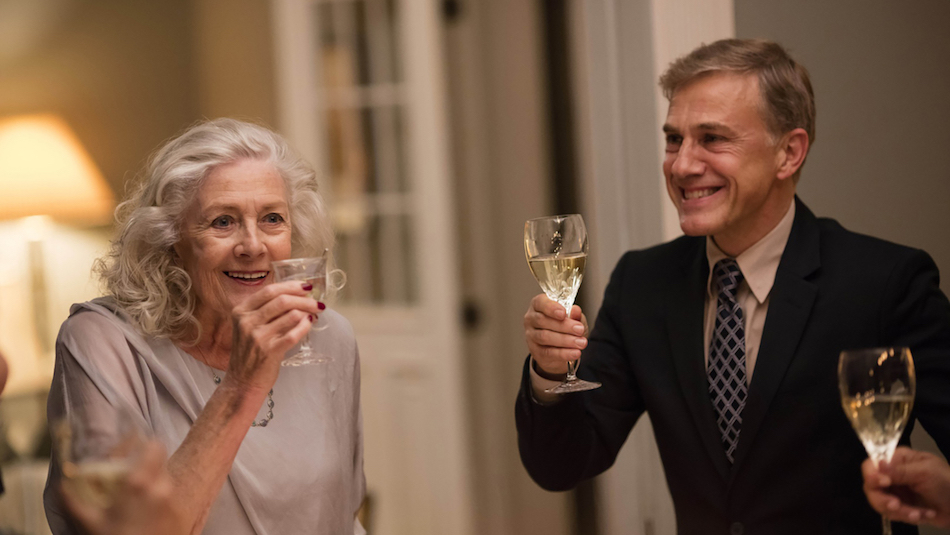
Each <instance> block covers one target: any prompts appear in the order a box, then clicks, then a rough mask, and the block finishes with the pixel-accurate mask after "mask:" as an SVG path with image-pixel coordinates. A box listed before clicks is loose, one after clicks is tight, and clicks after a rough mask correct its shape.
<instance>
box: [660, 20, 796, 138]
mask: <svg viewBox="0 0 950 535" xmlns="http://www.w3.org/2000/svg"><path fill="white" fill-rule="evenodd" d="M717 72H732V73H737V74H755V75H756V76H757V77H758V79H759V91H761V93H762V102H763V103H764V104H765V109H763V110H761V111H762V117H763V119H765V122H766V125H767V126H768V127H769V129H770V130H771V131H772V134H773V135H775V136H776V137H778V136H781V135H782V134H785V133H787V132H791V131H792V130H794V129H796V128H803V129H804V130H805V132H807V133H808V141H809V142H810V143H814V142H815V94H814V92H813V91H812V88H811V81H810V80H809V78H808V70H807V69H805V67H803V66H802V65H801V64H800V63H798V62H796V61H795V60H794V59H792V57H791V56H790V55H789V54H788V52H787V51H786V50H785V49H784V48H783V47H782V45H780V44H778V43H775V42H773V41H767V40H765V39H722V40H719V41H716V42H714V43H710V44H708V45H702V46H700V47H699V48H697V49H696V50H693V51H692V52H690V53H689V54H687V55H685V56H682V57H680V58H679V59H677V60H676V61H674V62H673V63H671V64H670V66H669V68H668V69H667V70H666V72H665V73H663V76H661V77H660V87H661V88H662V89H663V94H664V95H665V96H666V98H667V99H670V100H671V99H672V98H673V95H674V94H675V93H676V92H677V91H678V90H679V89H681V88H682V87H683V86H685V85H687V84H689V83H691V82H693V81H694V80H696V79H698V78H701V77H703V76H706V75H708V74H712V73H717Z"/></svg>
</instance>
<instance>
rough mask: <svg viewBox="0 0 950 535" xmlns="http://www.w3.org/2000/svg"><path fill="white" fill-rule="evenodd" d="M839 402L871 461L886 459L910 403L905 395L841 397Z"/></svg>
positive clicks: (902, 425)
mask: <svg viewBox="0 0 950 535" xmlns="http://www.w3.org/2000/svg"><path fill="white" fill-rule="evenodd" d="M841 404H842V406H843V407H844V412H845V414H846V415H847V416H848V419H849V420H851V425H852V427H854V430H855V431H856V432H857V434H858V438H860V439H861V443H862V444H864V448H865V449H866V450H867V452H868V456H870V457H871V459H873V460H874V461H875V462H880V461H882V460H890V459H891V456H892V455H894V449H895V448H896V447H897V442H898V441H899V440H900V438H901V433H903V431H904V426H905V425H906V424H907V419H908V417H909V416H910V409H911V407H912V406H913V405H914V397H913V396H912V395H907V394H874V393H869V394H863V395H859V396H855V397H843V398H842V399H841Z"/></svg>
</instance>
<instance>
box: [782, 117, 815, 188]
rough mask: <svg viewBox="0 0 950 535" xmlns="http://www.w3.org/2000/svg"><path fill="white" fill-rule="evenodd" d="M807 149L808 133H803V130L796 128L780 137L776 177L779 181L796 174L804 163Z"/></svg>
mask: <svg viewBox="0 0 950 535" xmlns="http://www.w3.org/2000/svg"><path fill="white" fill-rule="evenodd" d="M808 147H809V141H808V132H805V129H804V128H796V129H794V130H792V131H791V132H789V133H787V134H785V135H783V136H782V140H781V141H780V142H779V147H778V148H779V152H778V158H779V161H778V165H779V167H778V173H777V175H776V176H777V177H778V178H779V179H780V180H784V179H786V178H789V177H791V176H795V174H796V173H798V170H799V169H801V167H802V164H803V163H805V156H808Z"/></svg>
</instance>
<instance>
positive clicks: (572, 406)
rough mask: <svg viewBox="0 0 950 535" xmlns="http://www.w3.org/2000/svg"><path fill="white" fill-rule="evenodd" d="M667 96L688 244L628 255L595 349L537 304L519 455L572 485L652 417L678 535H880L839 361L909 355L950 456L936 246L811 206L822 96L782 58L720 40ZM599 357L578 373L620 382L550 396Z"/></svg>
mask: <svg viewBox="0 0 950 535" xmlns="http://www.w3.org/2000/svg"><path fill="white" fill-rule="evenodd" d="M661 86H662V87H663V89H664V92H665V94H666V96H667V98H668V99H669V101H670V107H669V112H668V115H667V119H666V124H665V125H664V128H663V130H664V132H665V135H666V158H665V161H664V163H663V172H664V174H665V176H666V184H667V189H668V193H669V195H670V198H671V199H672V200H673V203H674V205H675V206H676V209H677V211H678V213H679V220H680V225H681V227H682V230H683V232H684V233H685V234H686V236H684V237H681V238H679V239H676V240H674V241H672V242H669V243H666V244H663V245H659V246H656V247H653V248H650V249H646V250H642V251H632V252H628V253H627V254H625V255H624V256H623V258H621V260H620V262H619V263H618V265H617V267H616V268H615V270H614V273H613V275H612V276H611V279H610V283H609V285H608V287H607V290H606V292H605V295H604V301H603V305H602V307H601V310H600V313H599V315H598V317H597V321H596V324H595V325H594V328H593V331H592V332H591V333H590V337H589V339H588V338H586V337H585V334H586V332H587V330H586V319H585V318H584V317H583V315H582V314H581V310H580V308H578V307H575V308H574V309H573V311H572V313H571V314H570V317H565V316H566V314H565V312H564V310H563V309H562V308H560V306H559V305H558V304H557V303H554V302H552V301H550V300H548V299H547V298H546V297H544V296H543V295H539V296H537V297H535V298H534V300H532V303H531V306H530V308H529V310H528V312H527V313H526V314H525V338H526V341H527V344H528V348H529V350H530V352H531V356H530V357H529V359H528V360H527V362H526V365H525V370H524V375H523V381H522V387H521V392H520V393H519V397H518V400H517V404H516V417H517V426H518V437H519V448H520V451H521V458H522V461H523V463H524V465H525V467H526V468H527V470H528V472H529V473H530V474H531V476H532V477H533V478H534V479H535V481H537V482H538V484H540V485H541V486H542V487H544V488H546V489H550V490H564V489H569V488H571V487H573V486H574V485H576V484H577V482H578V481H580V480H582V479H585V478H589V477H593V476H595V475H597V474H599V473H601V472H603V471H604V470H606V469H607V468H608V467H609V466H610V465H611V464H612V463H613V462H614V459H615V458H616V455H617V452H618V451H619V450H620V447H621V446H622V445H623V442H624V440H625V439H626V437H627V435H628V433H629V432H630V430H631V428H632V427H633V425H634V424H635V423H636V421H637V419H638V418H639V417H640V415H641V414H642V413H643V412H644V411H647V412H648V413H649V415H650V419H651V421H652V423H653V427H654V432H655V437H656V441H657V445H658V447H659V450H660V455H661V457H662V460H663V465H664V469H665V473H666V478H667V482H668V483H669V488H670V492H671V494H672V497H673V502H674V505H675V508H676V519H677V526H678V531H679V533H681V534H702V535H709V534H726V533H729V534H733V535H738V534H742V533H745V534H763V535H780V534H783V533H789V534H792V533H794V534H802V533H809V534H814V533H836V534H837V533H841V534H859V533H860V534H867V533H876V532H879V530H880V529H881V525H880V517H879V516H877V515H876V514H875V513H874V511H873V510H872V509H871V508H870V506H869V505H868V503H867V501H866V500H865V498H864V495H863V493H862V479H861V469H860V466H861V462H862V461H863V460H864V458H865V457H866V453H865V451H864V449H863V447H862V445H861V443H860V442H859V441H858V438H857V436H856V434H855V433H854V431H853V430H852V429H851V426H850V424H849V422H848V420H847V419H846V417H845V415H844V413H843V411H842V409H841V401H840V397H839V394H838V387H837V373H836V370H837V362H838V355H839V353H840V351H841V350H843V349H847V348H857V347H877V346H908V347H910V348H911V351H912V352H913V356H914V358H915V362H916V365H917V373H918V382H917V388H918V390H917V398H916V402H915V406H914V412H913V414H912V417H911V418H912V421H911V424H910V425H909V426H908V432H909V428H911V427H912V426H913V420H915V419H919V420H920V421H921V422H922V423H923V424H924V426H925V428H926V429H927V430H928V431H929V432H930V433H931V435H932V436H933V437H934V438H935V439H936V440H937V442H938V444H940V446H941V447H942V448H944V451H945V452H946V451H947V448H948V446H950V304H948V301H947V299H946V297H945V296H944V295H943V293H942V292H941V291H940V289H939V287H938V273H937V268H936V266H935V265H934V263H933V261H932V260H931V259H930V257H929V256H928V255H927V254H926V253H924V252H922V251H919V250H914V249H910V248H906V247H902V246H899V245H895V244H891V243H887V242H884V241H882V240H878V239H874V238H870V237H866V236H861V235H858V234H855V233H852V232H849V231H847V230H845V229H844V228H842V227H841V226H840V225H838V224H837V223H836V222H835V221H833V220H829V219H819V218H816V217H815V216H814V215H813V214H812V213H811V211H810V210H809V209H808V208H807V207H806V206H805V205H804V204H803V203H802V202H801V201H800V200H799V199H798V198H797V197H796V195H795V188H796V184H797V181H798V178H799V175H800V171H801V167H802V164H803V163H804V161H805V158H806V156H807V154H808V149H809V147H810V145H811V143H812V141H813V140H814V120H815V108H814V97H813V94H812V89H811V84H810V82H809V79H808V74H807V71H806V70H805V69H804V67H802V66H801V65H799V64H798V63H796V62H795V61H794V60H793V59H792V58H791V57H789V56H788V54H787V53H786V51H785V50H784V49H783V48H782V47H781V46H779V45H777V44H775V43H772V42H768V41H761V40H736V39H732V40H723V41H718V42H716V43H712V44H710V45H705V46H702V47H700V48H698V49H696V50H695V51H693V52H692V53H690V54H689V55H687V56H684V57H683V58H680V59H679V60H677V61H676V62H674V63H673V64H672V65H671V66H670V68H669V70H668V71H667V72H666V73H665V74H664V75H663V77H662V78H661ZM582 350H583V351H582ZM582 353H583V358H582V365H581V367H580V373H579V375H580V376H581V378H584V379H588V380H595V381H599V382H601V383H603V387H602V388H600V389H597V390H592V391H589V392H582V393H576V394H566V395H563V396H554V395H551V394H546V393H545V392H544V389H545V387H546V386H549V385H553V384H556V383H555V381H557V380H559V379H560V378H561V377H563V374H564V372H565V371H566V367H567V362H568V361H570V360H574V359H577V358H580V357H581V356H582ZM906 437H907V434H905V440H906ZM915 529H916V528H913V527H911V526H907V525H903V524H895V529H894V531H895V533H914V532H915Z"/></svg>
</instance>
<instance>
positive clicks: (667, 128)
mask: <svg viewBox="0 0 950 535" xmlns="http://www.w3.org/2000/svg"><path fill="white" fill-rule="evenodd" d="M677 132H679V130H677V129H676V128H674V127H673V125H671V124H669V123H667V124H664V125H663V133H664V134H675V133H677Z"/></svg>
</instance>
